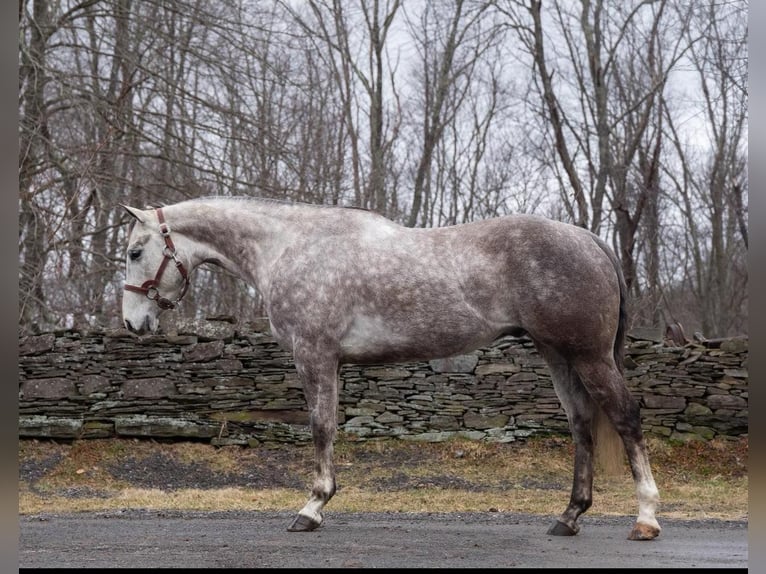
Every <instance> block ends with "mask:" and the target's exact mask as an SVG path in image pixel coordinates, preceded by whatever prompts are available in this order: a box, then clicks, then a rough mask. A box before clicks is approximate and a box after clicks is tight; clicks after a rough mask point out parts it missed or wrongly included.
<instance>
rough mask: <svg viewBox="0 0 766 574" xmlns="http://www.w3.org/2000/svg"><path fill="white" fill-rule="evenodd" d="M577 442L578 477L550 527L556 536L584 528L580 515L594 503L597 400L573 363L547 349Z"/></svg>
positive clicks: (549, 530) (573, 437)
mask: <svg viewBox="0 0 766 574" xmlns="http://www.w3.org/2000/svg"><path fill="white" fill-rule="evenodd" d="M541 350H542V349H541ZM544 356H545V357H546V359H547V362H548V366H549V369H550V372H551V378H552V379H553V387H554V389H555V391H556V395H557V396H558V397H559V400H560V401H561V404H562V406H563V407H564V411H565V412H566V415H567V419H568V420H569V428H570V430H571V431H572V439H573V440H574V445H575V457H574V478H573V481H572V493H571V496H570V498H569V505H568V506H567V508H566V510H565V511H564V513H563V514H561V516H559V517H558V518H557V519H556V521H555V522H554V523H553V524H552V525H551V527H550V528H549V529H548V534H552V535H555V536H574V535H575V534H577V533H578V532H579V530H580V526H579V525H578V524H577V519H578V518H579V517H580V515H581V514H582V513H583V512H585V511H586V510H588V508H590V506H591V504H592V503H593V437H592V435H591V420H592V418H593V416H594V412H595V403H594V402H593V399H591V398H590V395H588V392H587V391H586V390H585V387H583V385H582V383H581V382H580V379H579V378H578V377H577V374H576V373H575V372H574V371H573V370H572V369H571V367H570V366H569V365H568V364H567V363H566V362H565V361H564V360H563V359H561V358H560V357H559V356H558V355H557V354H556V353H554V352H553V351H551V350H547V351H544Z"/></svg>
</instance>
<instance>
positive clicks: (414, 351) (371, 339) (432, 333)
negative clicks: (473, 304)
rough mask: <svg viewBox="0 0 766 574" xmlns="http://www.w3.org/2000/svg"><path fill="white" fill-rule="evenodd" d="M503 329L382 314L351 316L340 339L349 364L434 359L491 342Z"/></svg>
mask: <svg viewBox="0 0 766 574" xmlns="http://www.w3.org/2000/svg"><path fill="white" fill-rule="evenodd" d="M502 331H503V329H498V328H494V327H490V326H488V325H485V324H480V323H478V322H476V323H475V324H465V323H463V324H461V325H460V327H458V326H457V325H455V324H449V325H444V324H432V325H424V324H422V323H421V324H408V325H404V324H402V323H392V322H391V321H389V320H386V319H385V318H384V317H382V316H367V315H360V316H357V317H355V318H354V320H353V322H352V324H351V325H350V327H349V329H348V330H347V332H346V333H345V335H344V336H343V338H342V339H341V341H340V348H341V357H342V359H343V361H344V362H349V363H385V362H404V361H417V360H428V359H436V358H441V357H449V356H452V355H457V354H460V353H463V352H467V351H472V350H474V349H476V348H478V347H480V346H483V345H486V344H489V343H491V342H492V341H494V340H495V339H496V338H497V337H498V336H499V335H500V334H502Z"/></svg>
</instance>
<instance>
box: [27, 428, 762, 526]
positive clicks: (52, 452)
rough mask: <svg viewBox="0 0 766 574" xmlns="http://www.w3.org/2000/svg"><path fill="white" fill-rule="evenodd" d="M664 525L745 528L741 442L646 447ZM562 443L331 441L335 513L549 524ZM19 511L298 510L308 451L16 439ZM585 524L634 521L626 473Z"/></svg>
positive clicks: (566, 450) (555, 505) (564, 486)
mask: <svg viewBox="0 0 766 574" xmlns="http://www.w3.org/2000/svg"><path fill="white" fill-rule="evenodd" d="M649 447H650V452H651V458H652V465H653V470H654V474H655V479H656V480H657V484H658V487H659V489H660V493H661V496H662V505H661V509H660V514H661V516H667V517H677V518H719V519H747V517H748V476H747V447H748V443H747V438H746V437H744V438H742V439H739V440H736V441H722V440H716V441H712V442H708V443H701V442H700V443H688V444H672V443H669V442H667V441H663V440H659V439H651V440H650V441H649ZM572 455H573V447H572V444H571V441H570V440H569V439H567V438H536V439H530V440H527V441H525V442H524V443H521V442H517V443H511V444H491V443H479V442H473V441H467V440H455V441H450V442H446V443H436V444H431V443H412V442H407V441H403V440H395V439H389V440H380V441H366V442H361V441H353V440H349V439H348V438H343V437H340V438H339V440H338V442H337V444H336V456H335V460H336V464H337V474H338V484H339V490H338V493H337V494H336V496H335V498H333V500H332V501H331V503H330V505H329V506H328V510H332V511H370V512H375V511H401V512H426V511H427V512H468V511H480V512H482V511H515V512H525V513H533V514H545V515H555V514H558V513H560V512H561V511H562V510H563V508H564V507H565V506H566V504H567V502H568V499H569V489H570V486H571V476H572ZM19 464H20V480H19V512H20V513H21V514H34V513H40V512H77V511H86V510H110V509H121V508H147V509H168V510H170V509H173V510H201V511H208V510H297V509H299V508H300V507H301V506H302V505H303V503H304V502H305V501H306V497H307V495H308V488H309V485H310V480H311V472H312V469H313V448H312V447H311V446H310V445H301V446H284V447H282V448H272V447H266V446H261V447H258V448H247V449H243V448H240V447H224V448H216V447H212V446H210V445H207V444H202V443H190V442H173V443H159V442H155V441H136V440H121V439H109V440H86V441H75V442H72V443H56V442H51V441H34V440H32V441H20V443H19ZM594 489H595V492H594V504H593V507H592V508H591V509H590V510H589V514H593V515H608V514H616V515H625V514H628V515H630V514H634V513H635V512H636V501H635V493H634V486H633V483H632V480H631V479H630V471H629V469H628V466H627V464H625V465H624V473H623V475H622V476H620V477H618V478H599V477H598V476H597V477H596V481H595V485H594Z"/></svg>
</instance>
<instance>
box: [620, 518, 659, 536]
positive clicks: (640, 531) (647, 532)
mask: <svg viewBox="0 0 766 574" xmlns="http://www.w3.org/2000/svg"><path fill="white" fill-rule="evenodd" d="M659 535H660V529H659V528H658V527H656V526H650V525H649V524H642V523H640V522H636V525H635V526H634V527H633V530H631V531H630V536H628V540H654V539H655V538H657V537H658V536H659Z"/></svg>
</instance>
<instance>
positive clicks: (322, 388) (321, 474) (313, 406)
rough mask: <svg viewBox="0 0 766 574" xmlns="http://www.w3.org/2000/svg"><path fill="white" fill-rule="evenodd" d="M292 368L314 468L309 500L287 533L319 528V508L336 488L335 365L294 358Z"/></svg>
mask: <svg viewBox="0 0 766 574" xmlns="http://www.w3.org/2000/svg"><path fill="white" fill-rule="evenodd" d="M295 366H296V369H297V370H298V375H299V377H300V378H301V381H302V382H303V390H304V394H305V396H306V402H307V404H308V409H309V425H310V427H311V436H312V439H313V441H314V463H315V466H314V482H313V486H312V488H311V495H310V497H309V500H308V502H306V504H305V506H304V507H303V508H302V509H301V510H300V511H299V512H298V515H297V516H296V517H295V519H294V520H293V522H292V524H290V526H289V527H288V528H287V530H288V531H290V532H307V531H311V530H315V529H316V528H318V527H319V526H321V524H322V521H323V517H322V512H321V511H322V508H324V506H325V504H327V502H328V501H329V500H330V499H331V498H332V497H333V495H334V494H335V489H336V484H335V466H334V464H333V442H334V440H335V431H336V427H337V423H338V416H337V412H338V362H337V361H331V360H327V359H326V358H323V359H322V360H313V361H312V362H310V363H309V362H305V361H303V360H301V359H299V358H298V356H297V355H296V359H295Z"/></svg>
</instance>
